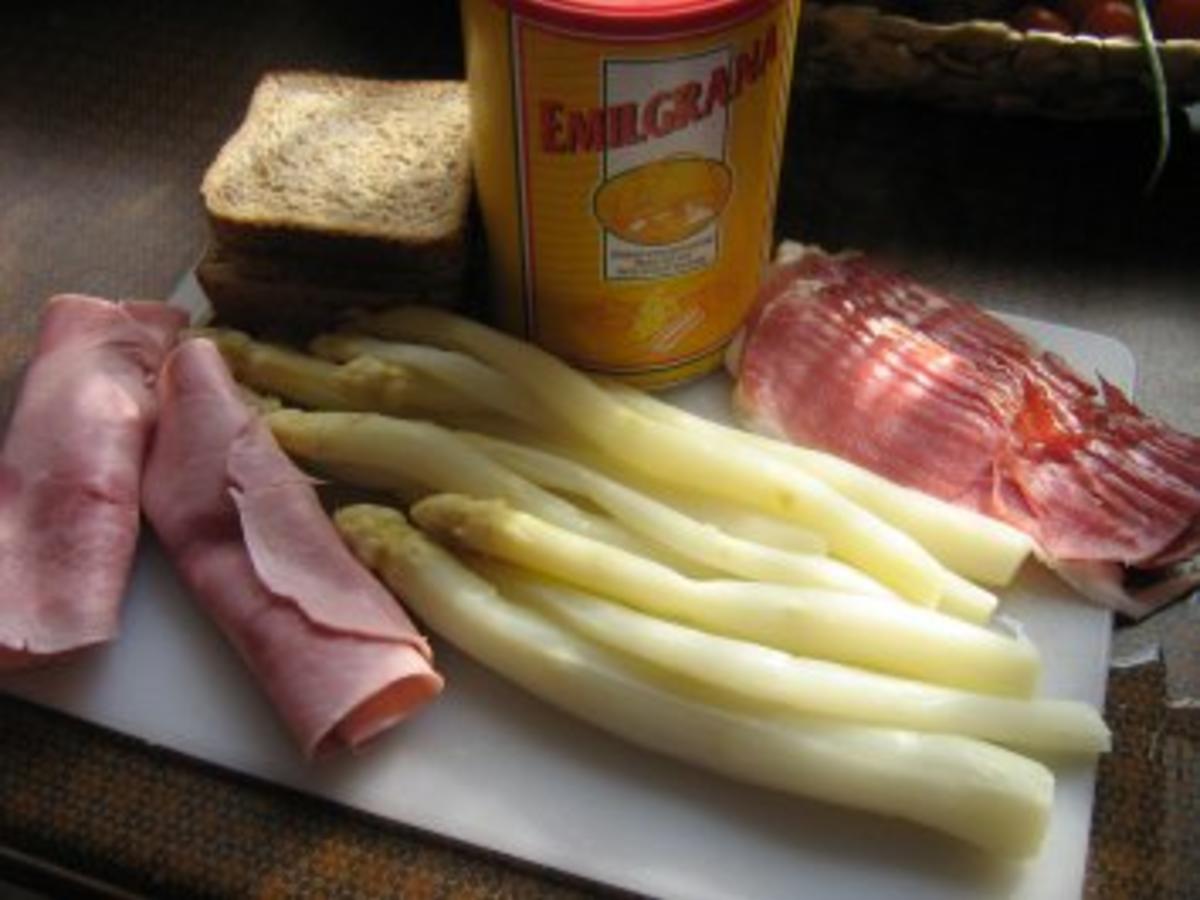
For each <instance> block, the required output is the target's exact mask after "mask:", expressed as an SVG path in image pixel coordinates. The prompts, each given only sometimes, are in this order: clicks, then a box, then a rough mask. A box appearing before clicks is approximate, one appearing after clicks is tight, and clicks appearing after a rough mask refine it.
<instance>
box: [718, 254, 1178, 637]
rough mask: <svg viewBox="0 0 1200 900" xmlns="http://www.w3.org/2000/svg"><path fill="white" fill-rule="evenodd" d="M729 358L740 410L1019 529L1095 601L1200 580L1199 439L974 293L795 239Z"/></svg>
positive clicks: (1137, 601)
mask: <svg viewBox="0 0 1200 900" xmlns="http://www.w3.org/2000/svg"><path fill="white" fill-rule="evenodd" d="M730 366H731V369H732V371H733V374H734V375H735V377H736V378H737V387H736V390H735V397H734V401H735V406H736V408H737V409H738V411H739V413H740V415H741V416H742V418H743V419H744V420H746V421H747V422H748V424H749V425H750V426H751V427H753V428H755V429H756V430H759V431H764V432H767V433H771V434H774V435H776V436H779V437H782V438H785V439H787V440H790V441H793V442H795V443H799V444H803V445H806V446H810V447H814V448H819V449H822V450H825V451H828V452H832V453H835V454H838V455H839V456H842V457H844V458H846V459H848V460H851V461H853V462H856V463H858V464H860V465H863V466H865V467H867V468H870V469H873V470H874V471H876V472H878V473H880V474H882V475H884V476H886V477H888V478H890V479H892V480H894V481H897V482H899V483H901V484H905V485H908V486H910V487H915V488H918V489H921V490H924V491H926V492H928V493H931V494H934V495H936V496H938V497H941V498H943V499H945V500H949V501H952V502H955V503H959V504H962V505H964V506H967V507H970V508H972V509H975V510H978V511H980V512H983V513H986V514H989V515H992V516H994V517H996V518H999V519H1002V520H1004V521H1006V522H1009V523H1010V524H1013V525H1015V526H1017V527H1018V528H1021V529H1022V530H1024V531H1025V532H1027V533H1028V534H1029V535H1031V536H1032V537H1033V538H1034V539H1035V541H1037V543H1038V545H1039V547H1040V549H1041V552H1042V555H1043V557H1044V558H1045V559H1047V561H1049V562H1050V563H1051V565H1053V566H1054V567H1055V568H1057V569H1058V570H1059V571H1060V572H1061V573H1062V574H1063V575H1064V576H1065V577H1066V578H1067V579H1068V580H1069V581H1071V582H1072V583H1074V584H1075V585H1076V586H1077V587H1078V588H1079V589H1080V590H1082V591H1083V592H1085V593H1087V594H1088V595H1089V596H1091V597H1093V598H1094V599H1097V600H1099V601H1100V602H1102V603H1105V604H1106V605H1110V606H1114V607H1116V608H1120V609H1122V610H1123V611H1125V612H1127V613H1129V614H1132V615H1139V614H1142V613H1144V612H1145V611H1147V610H1148V609H1149V608H1151V607H1152V606H1153V605H1154V604H1155V603H1159V602H1162V601H1164V600H1166V599H1170V598H1171V597H1172V596H1178V594H1179V593H1180V592H1182V591H1183V590H1186V589H1187V588H1188V587H1190V586H1192V585H1194V584H1196V583H1200V576H1197V575H1196V574H1195V573H1194V568H1189V566H1190V564H1191V563H1192V562H1193V561H1194V557H1195V556H1196V555H1197V553H1198V552H1200V439H1197V438H1195V437H1192V436H1190V435H1186V434H1183V433H1181V432H1179V431H1177V430H1175V429H1172V428H1171V427H1170V426H1168V425H1166V424H1164V423H1162V422H1160V421H1158V420H1156V419H1154V418H1152V417H1150V416H1148V415H1146V414H1145V413H1143V412H1141V411H1140V410H1139V409H1138V408H1137V407H1136V406H1135V405H1134V404H1133V403H1131V402H1130V400H1129V399H1128V398H1127V397H1125V396H1124V395H1123V394H1122V393H1121V391H1119V390H1118V389H1117V388H1115V387H1114V386H1112V385H1110V384H1107V383H1105V382H1103V381H1101V382H1100V384H1099V386H1095V385H1093V384H1091V383H1090V382H1089V381H1087V380H1086V379H1084V378H1083V377H1081V376H1080V375H1079V374H1077V373H1075V372H1073V371H1072V370H1071V369H1070V368H1069V367H1068V366H1067V364H1066V363H1065V362H1064V361H1063V360H1061V359H1060V358H1058V357H1056V356H1054V355H1053V354H1050V353H1046V352H1043V351H1041V350H1040V349H1039V348H1037V347H1035V346H1033V345H1032V344H1031V342H1030V341H1029V340H1027V339H1026V338H1025V337H1023V336H1022V335H1020V334H1018V333H1017V332H1016V331H1014V330H1013V329H1011V328H1010V327H1008V326H1007V325H1006V324H1004V323H1003V322H1001V321H1000V320H999V319H996V318H995V317H993V316H991V315H989V314H987V313H986V312H984V311H983V310H981V309H979V308H978V307H976V306H974V305H972V304H970V303H967V302H964V301H962V300H959V299H955V298H953V297H950V296H947V295H945V294H942V293H939V292H936V291H933V290H930V289H929V288H927V287H924V286H922V285H920V284H918V283H916V282H914V281H913V280H911V279H910V278H907V277H905V276H901V275H898V274H894V273H891V272H888V271H885V270H883V269H882V268H880V267H878V266H876V265H875V264H874V263H872V262H871V261H869V260H868V259H866V258H865V257H864V256H862V255H860V254H853V253H850V254H837V255H832V254H827V253H824V252H823V251H820V250H817V249H815V248H798V247H796V246H794V245H793V246H791V247H789V248H788V249H787V250H785V251H784V253H783V255H781V258H780V261H779V262H778V263H777V265H776V266H775V267H774V269H773V270H772V272H771V273H770V274H769V276H768V278H767V279H766V281H765V284H764V287H763V290H762V292H761V294H760V298H759V303H758V304H757V306H756V308H755V310H754V312H753V313H752V315H751V317H750V319H749V321H748V324H747V326H746V329H745V332H744V334H743V335H742V338H741V340H740V342H739V344H738V345H737V347H736V350H735V352H733V353H731V354H730Z"/></svg>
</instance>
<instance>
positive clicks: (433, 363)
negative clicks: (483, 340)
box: [309, 332, 541, 428]
mask: <svg viewBox="0 0 1200 900" xmlns="http://www.w3.org/2000/svg"><path fill="white" fill-rule="evenodd" d="M309 349H310V350H311V351H312V352H313V353H315V354H316V355H317V356H319V357H322V358H324V359H330V360H333V361H335V362H340V363H348V362H351V361H352V360H354V359H357V358H359V357H364V356H366V357H372V358H375V359H379V360H383V361H386V362H390V363H394V364H397V365H401V366H404V367H406V368H408V369H412V370H416V371H418V372H420V373H421V374H423V375H425V376H427V377H428V378H429V379H431V380H433V381H436V382H438V383H440V384H441V385H444V386H445V387H446V388H447V389H450V390H454V391H456V392H458V393H459V394H461V395H464V396H465V397H466V398H470V399H472V400H474V402H476V403H482V404H484V405H485V406H488V407H490V408H491V409H493V410H495V411H496V412H499V413H503V414H504V415H507V416H510V417H511V418H513V419H515V420H517V421H518V422H523V423H524V424H526V425H530V426H532V427H534V428H536V427H538V426H539V425H540V424H541V416H540V415H539V414H538V408H537V405H536V404H535V403H534V402H533V400H531V399H530V397H529V396H528V395H527V394H526V393H525V391H524V390H522V389H521V387H520V386H519V385H517V384H516V383H514V382H513V381H512V380H511V379H508V378H505V377H504V376H502V375H501V374H500V373H499V372H497V371H496V370H495V369H492V368H490V367H489V366H485V365H484V364H483V363H481V362H479V361H478V360H476V359H473V358H472V357H470V356H467V355H465V354H463V353H456V352H454V351H453V350H441V349H438V348H437V347H427V346H424V345H422V344H403V343H400V342H398V341H381V340H379V339H378V338H371V337H366V336H365V335H361V334H352V333H348V332H339V333H335V334H323V335H320V336H319V337H317V338H315V339H314V340H313V341H312V342H311V343H310V344H309Z"/></svg>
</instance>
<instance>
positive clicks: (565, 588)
mask: <svg viewBox="0 0 1200 900" xmlns="http://www.w3.org/2000/svg"><path fill="white" fill-rule="evenodd" d="M468 565H469V566H470V567H471V568H472V569H474V570H475V571H477V572H478V573H479V574H481V575H482V576H483V577H484V578H486V579H487V580H488V581H490V582H491V583H492V584H494V585H495V586H496V587H497V589H498V590H499V591H500V592H501V594H503V595H504V596H505V597H507V598H508V599H510V600H515V601H517V602H519V603H522V604H528V605H531V606H533V607H534V608H535V609H537V610H538V611H539V612H543V613H545V614H547V615H548V616H550V618H552V619H554V620H556V621H560V622H562V623H563V624H565V625H566V626H567V627H569V628H571V629H572V630H573V631H575V632H577V633H578V634H580V635H581V636H582V637H584V638H587V639H588V640H592V641H595V642H596V643H598V644H600V645H602V646H604V647H606V648H607V649H609V650H611V651H613V652H615V653H619V654H626V655H628V656H631V657H633V658H635V659H638V660H640V661H641V662H643V663H646V664H647V665H651V666H658V667H661V668H663V669H666V670H668V671H670V672H674V673H676V674H678V675H680V676H683V677H686V678H691V679H694V680H695V681H696V682H697V683H699V684H703V685H705V687H706V688H710V689H712V690H713V691H714V692H715V694H716V695H727V696H728V697H729V698H730V702H733V703H741V704H745V705H746V706H747V708H748V710H750V711H753V710H754V709H756V708H759V707H761V706H762V705H763V704H768V705H771V706H782V707H785V708H788V709H792V710H794V711H796V712H800V713H808V714H815V715H822V716H830V717H832V718H836V719H841V720H846V721H858V722H863V723H868V724H874V725H894V726H896V727H899V728H912V729H914V730H916V731H940V732H945V733H947V734H961V735H964V736H966V737H975V738H981V739H983V740H990V741H995V742H997V743H1001V744H1005V745H1007V746H1010V747H1016V748H1021V749H1025V750H1032V751H1045V752H1049V753H1054V754H1060V753H1061V754H1082V755H1094V754H1096V753H1102V752H1104V751H1107V750H1108V749H1109V746H1110V740H1111V738H1110V735H1109V731H1108V728H1107V726H1105V724H1104V720H1103V719H1101V718H1100V715H1099V713H1097V712H1096V710H1095V709H1094V708H1093V707H1091V706H1089V705H1088V704H1086V703H1079V702H1073V701H1067V700H1016V699H1012V698H1009V697H994V696H991V695H988V694H979V693H973V692H970V691H961V690H955V689H953V688H946V687H941V686H940V685H932V684H926V683H924V682H921V681H914V680H911V679H906V678H896V677H894V676H891V675H881V674H879V673H877V672H870V671H867V670H865V669H859V668H855V667H853V666H846V665H842V664H840V663H832V662H827V661H825V660H820V659H809V658H805V657H800V656H793V655H791V654H789V653H784V652H782V651H780V650H773V649H771V648H769V647H763V646H761V645H759V644H752V643H749V642H747V641H739V640H733V639H731V638H726V637H721V636H720V635H714V634H709V633H708V632H705V631H699V630H697V629H695V628H688V627H687V626H684V625H678V624H676V623H674V622H668V621H665V620H663V619H657V618H655V617H653V616H647V615H645V614H643V613H639V612H637V611H635V610H632V609H629V608H627V607H624V606H621V605H619V604H615V603H609V602H607V601H605V600H603V599H601V598H599V597H596V596H594V595H592V594H589V593H587V592H585V591H582V590H580V589H579V588H574V587H571V586H569V585H565V584H563V583H561V582H552V581H549V580H547V579H545V578H540V577H538V576H536V575H531V574H530V573H529V572H527V571H524V570H521V569H517V568H515V567H513V566H511V565H507V564H504V563H497V562H495V561H492V560H486V559H472V560H470V561H469V562H468Z"/></svg>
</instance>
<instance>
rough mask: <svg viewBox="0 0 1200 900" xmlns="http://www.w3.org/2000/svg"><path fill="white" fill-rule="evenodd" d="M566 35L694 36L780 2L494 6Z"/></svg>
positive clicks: (525, 1) (581, 1)
mask: <svg viewBox="0 0 1200 900" xmlns="http://www.w3.org/2000/svg"><path fill="white" fill-rule="evenodd" d="M494 2H496V3H498V4H499V5H500V6H503V7H505V8H506V9H508V10H509V11H511V12H513V13H516V14H517V15H519V16H522V17H524V18H526V19H530V20H532V21H535V22H541V23H543V24H545V25H548V26H551V27H554V28H559V29H562V30H565V31H575V32H583V33H586V34H601V35H605V36H606V37H629V38H633V39H635V40H636V39H641V40H645V39H647V38H654V37H668V36H678V35H683V34H698V33H703V32H707V31H714V30H716V29H719V28H724V27H726V26H729V25H733V24H735V23H737V22H742V21H745V20H746V19H749V18H752V17H753V16H755V15H757V14H758V13H760V12H762V11H763V10H766V9H769V8H770V7H772V6H774V5H775V4H776V3H777V2H778V0H494Z"/></svg>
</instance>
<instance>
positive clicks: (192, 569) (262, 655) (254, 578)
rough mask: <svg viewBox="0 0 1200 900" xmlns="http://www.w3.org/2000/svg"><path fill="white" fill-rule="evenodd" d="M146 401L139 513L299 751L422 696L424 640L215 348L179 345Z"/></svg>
mask: <svg viewBox="0 0 1200 900" xmlns="http://www.w3.org/2000/svg"><path fill="white" fill-rule="evenodd" d="M159 397H160V403H161V407H162V411H161V416H160V421H159V426H158V429H157V432H156V435H155V439H154V445H153V448H152V450H151V453H150V460H149V463H148V465H147V469H146V476H145V486H144V490H143V506H144V509H145V511H146V515H147V517H148V518H149V520H150V522H151V524H152V525H153V526H154V530H155V532H156V533H157V534H158V536H159V538H160V539H161V540H162V542H163V544H164V546H165V547H166V548H167V551H168V553H169V554H170V556H171V558H172V560H173V561H174V563H175V566H176V568H177V569H178V571H179V572H180V574H181V575H182V577H183V579H184V581H185V582H186V583H187V584H188V586H189V587H190V588H191V590H192V592H193V593H194V594H195V596H196V598H197V600H198V601H199V602H200V603H201V604H202V605H203V606H204V608H205V609H206V610H207V612H208V613H209V614H210V615H211V616H212V618H213V619H214V621H215V622H216V624H217V625H218V626H219V627H220V628H221V630H222V631H223V632H224V634H225V636H226V637H227V638H228V639H229V641H230V642H231V643H232V644H233V646H234V647H235V648H236V649H237V651H238V652H239V653H240V654H241V656H242V658H243V659H244V660H245V662H246V663H247V665H248V666H249V667H250V669H251V670H252V671H253V672H254V674H255V675H256V676H257V678H258V680H259V682H260V684H261V685H262V687H263V689H264V690H265V692H266V693H267V695H268V697H269V698H270V699H271V701H272V703H273V704H274V706H275V708H276V709H277V710H278V712H279V714H280V716H281V717H282V718H283V720H284V721H285V722H286V724H287V725H288V727H289V728H290V729H291V731H292V733H293V734H294V735H295V737H296V740H297V741H298V742H299V744H300V747H301V749H302V751H303V752H304V753H305V755H307V756H317V755H323V754H326V753H329V752H332V751H334V750H336V749H338V748H340V747H350V748H355V747H358V746H359V745H361V744H362V743H364V742H365V741H367V740H369V739H370V738H372V737H374V736H376V735H378V734H380V733H381V732H383V731H385V730H386V729H388V728H389V727H391V726H392V725H394V724H395V723H397V722H399V721H400V720H401V719H403V718H405V717H406V716H408V715H409V714H410V713H412V712H413V711H414V710H416V709H417V708H418V707H419V706H421V705H422V704H423V703H425V702H426V701H428V700H430V699H432V698H433V697H435V696H436V695H437V694H438V693H439V692H440V691H441V688H442V678H441V676H440V675H438V674H437V673H436V672H435V671H434V670H433V668H432V666H431V664H430V660H431V653H430V649H429V645H428V644H427V643H426V641H425V639H424V638H423V637H421V635H420V634H419V633H418V632H417V629H416V628H415V626H414V625H413V623H412V622H411V621H410V619H409V618H408V616H407V615H406V614H405V613H404V611H403V610H402V609H401V607H400V606H399V604H398V603H397V602H396V600H395V598H393V597H392V595H391V594H390V593H388V591H387V590H386V589H385V588H383V587H382V586H381V585H380V584H379V582H377V581H376V580H375V579H374V578H373V577H372V576H371V575H370V574H369V573H368V572H367V571H366V570H365V569H364V568H363V567H362V566H361V565H360V564H359V563H358V562H357V561H356V560H355V559H354V557H353V556H352V555H351V554H350V552H349V551H348V550H347V549H346V547H345V546H344V544H343V543H342V541H341V539H340V538H339V537H338V534H337V532H336V531H335V530H334V528H333V525H332V523H331V522H330V521H329V518H328V517H327V516H326V514H325V511H324V510H323V509H322V507H321V504H320V502H319V500H318V499H317V495H316V492H315V491H314V490H313V487H312V482H311V481H310V479H309V478H308V477H307V476H305V475H304V474H303V473H302V472H300V471H299V470H298V469H297V468H296V467H295V466H293V465H292V463H291V461H290V460H289V459H288V458H287V457H286V456H285V455H284V454H283V452H282V451H281V450H280V449H279V447H278V445H277V444H276V443H275V440H274V438H273V437H272V436H271V433H270V431H269V430H268V429H267V427H266V426H265V425H264V424H263V423H262V422H261V421H260V420H259V419H258V418H257V417H256V416H255V415H254V414H253V413H252V412H251V411H250V410H249V409H248V408H247V407H246V406H245V404H244V403H243V402H242V401H241V399H240V398H239V397H238V394H237V389H236V386H235V385H234V384H233V382H232V380H231V379H230V377H229V375H228V373H227V371H226V369H225V365H224V363H223V362H222V361H221V356H220V354H219V353H218V351H217V350H216V348H215V347H214V346H213V345H212V344H211V343H210V342H209V341H207V340H200V339H198V340H189V341H187V342H185V343H182V344H180V346H179V347H178V348H177V349H176V350H175V351H174V352H173V353H172V354H171V355H170V357H169V358H168V359H167V363H166V365H165V367H164V369H163V374H162V378H161V382H160V385H159Z"/></svg>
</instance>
